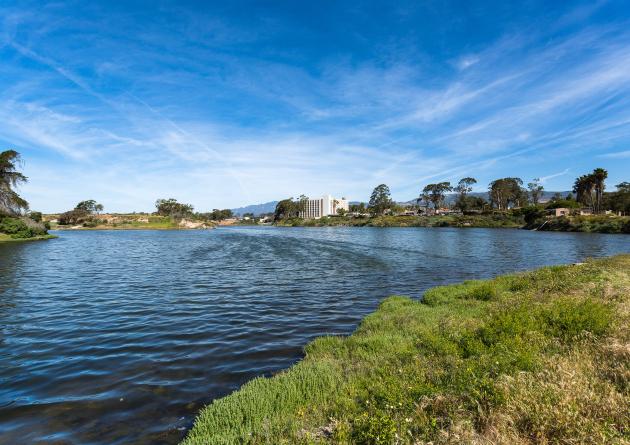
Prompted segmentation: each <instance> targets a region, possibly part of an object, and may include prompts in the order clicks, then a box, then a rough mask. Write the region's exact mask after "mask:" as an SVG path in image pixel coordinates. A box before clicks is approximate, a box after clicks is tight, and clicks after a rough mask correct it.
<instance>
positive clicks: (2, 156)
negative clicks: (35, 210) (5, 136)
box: [0, 150, 28, 214]
mask: <svg viewBox="0 0 630 445" xmlns="http://www.w3.org/2000/svg"><path fill="white" fill-rule="evenodd" d="M19 163H20V154H19V153H18V152H17V151H15V150H6V151H3V152H1V153H0V213H7V214H18V213H20V211H21V210H26V209H28V202H26V201H25V200H24V199H22V198H21V197H20V195H18V194H17V193H16V192H15V190H13V189H14V188H15V187H16V186H18V185H19V184H23V183H25V182H26V181H27V180H28V179H27V177H26V176H24V175H23V174H22V173H20V172H18V171H17V170H16V164H19Z"/></svg>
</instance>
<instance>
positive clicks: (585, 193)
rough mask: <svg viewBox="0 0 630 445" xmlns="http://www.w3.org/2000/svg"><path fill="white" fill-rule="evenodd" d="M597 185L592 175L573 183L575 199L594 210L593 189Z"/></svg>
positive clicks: (584, 176) (581, 177)
mask: <svg viewBox="0 0 630 445" xmlns="http://www.w3.org/2000/svg"><path fill="white" fill-rule="evenodd" d="M594 187H595V183H594V180H593V177H592V175H582V176H580V177H579V178H577V179H576V180H575V182H574V183H573V193H575V199H576V201H578V202H581V203H582V204H584V205H585V206H587V207H590V208H593V202H594V199H593V189H594Z"/></svg>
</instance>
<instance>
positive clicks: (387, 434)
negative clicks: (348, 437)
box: [353, 412, 396, 445]
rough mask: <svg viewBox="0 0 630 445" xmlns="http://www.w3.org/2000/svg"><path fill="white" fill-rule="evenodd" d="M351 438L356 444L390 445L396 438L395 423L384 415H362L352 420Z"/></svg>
mask: <svg viewBox="0 0 630 445" xmlns="http://www.w3.org/2000/svg"><path fill="white" fill-rule="evenodd" d="M353 436H354V440H355V441H356V443H360V444H365V445H391V444H393V443H394V439H395V438H396V423H395V422H394V421H393V420H392V418H391V417H389V416H388V415H387V414H384V413H380V412H377V413H367V412H366V413H363V414H361V415H360V416H359V417H357V418H356V419H355V420H354V428H353Z"/></svg>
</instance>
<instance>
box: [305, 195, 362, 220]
mask: <svg viewBox="0 0 630 445" xmlns="http://www.w3.org/2000/svg"><path fill="white" fill-rule="evenodd" d="M349 208H350V207H349V206H348V200H347V199H346V198H341V199H340V198H333V197H332V196H330V195H325V196H322V197H321V198H316V199H308V200H307V201H306V203H305V208H304V211H303V212H300V217H301V218H307V219H312V218H315V219H317V218H321V217H322V216H330V215H337V211H338V210H339V209H344V210H345V211H346V212H347V211H348V210H349Z"/></svg>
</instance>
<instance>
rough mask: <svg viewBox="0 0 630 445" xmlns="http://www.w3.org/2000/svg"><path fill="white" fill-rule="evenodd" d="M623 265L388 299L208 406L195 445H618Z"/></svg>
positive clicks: (626, 275)
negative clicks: (353, 326)
mask: <svg viewBox="0 0 630 445" xmlns="http://www.w3.org/2000/svg"><path fill="white" fill-rule="evenodd" d="M629 348H630V255H621V256H617V257H613V258H609V259H603V260H593V261H588V262H587V263H584V264H580V265H568V266H555V267H546V268H543V269H539V270H536V271H533V272H529V273H522V274H512V275H506V276H502V277H498V278H496V279H492V280H487V281H466V282H464V283H462V284H457V285H450V286H444V287H436V288H433V289H430V290H429V291H427V292H426V293H425V295H424V299H423V300H422V301H415V300H411V299H409V298H405V297H390V298H388V299H386V300H384V301H383V302H382V303H381V305H380V307H379V309H378V310H377V311H376V312H375V313H373V314H371V315H369V316H368V317H366V318H365V319H364V321H363V322H362V323H361V324H360V326H359V327H358V329H357V330H356V332H355V333H354V334H352V335H351V336H349V337H337V336H328V337H322V338H319V339H317V340H315V341H314V342H312V343H311V344H309V345H308V346H307V347H306V349H305V352H306V355H305V357H304V359H303V360H302V361H300V362H299V363H297V364H296V365H295V366H293V367H292V368H290V369H289V370H287V371H284V372H280V373H279V374H277V375H275V376H274V377H272V378H257V379H255V380H253V381H251V382H250V383H248V384H246V385H244V386H243V387H242V388H241V389H240V390H239V391H236V392H234V393H233V394H231V395H229V396H227V397H224V398H221V399H218V400H215V401H214V402H213V403H212V404H210V405H209V406H207V407H206V408H205V409H203V411H202V412H201V413H200V414H199V416H198V418H197V420H196V422H195V425H194V427H193V429H192V430H191V431H190V432H189V434H188V436H187V438H186V439H185V440H184V442H183V443H184V444H185V445H193V444H209V443H212V444H217V445H218V444H224V445H228V444H294V443H297V444H327V443H335V444H420V443H433V444H440V443H444V444H446V443H453V444H455V443H471V444H472V443H475V444H481V443H510V444H527V443H627V441H628V438H629V435H630V413H629V412H628V409H627V407H628V404H629V403H630V355H629V350H630V349H629Z"/></svg>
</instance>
